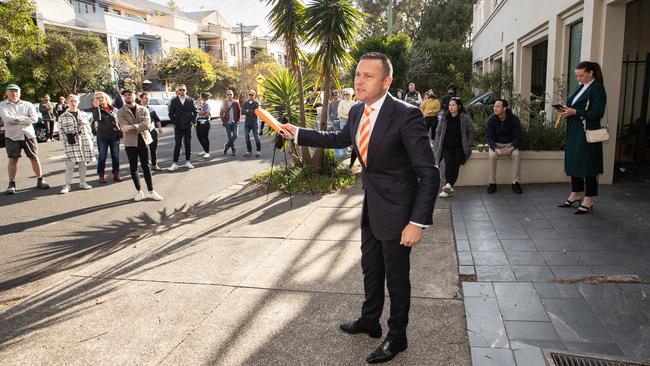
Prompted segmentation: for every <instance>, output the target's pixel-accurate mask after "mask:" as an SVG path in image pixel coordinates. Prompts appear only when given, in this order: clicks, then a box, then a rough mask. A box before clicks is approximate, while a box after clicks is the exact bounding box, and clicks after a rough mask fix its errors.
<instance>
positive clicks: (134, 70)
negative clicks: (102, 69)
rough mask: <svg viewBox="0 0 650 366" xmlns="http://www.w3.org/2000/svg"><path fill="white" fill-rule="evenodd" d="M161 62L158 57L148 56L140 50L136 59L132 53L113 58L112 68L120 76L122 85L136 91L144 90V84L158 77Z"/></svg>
mask: <svg viewBox="0 0 650 366" xmlns="http://www.w3.org/2000/svg"><path fill="white" fill-rule="evenodd" d="M159 62H160V61H159V58H158V57H156V56H148V55H146V54H145V53H144V51H143V50H140V51H138V52H137V53H136V55H135V58H134V57H133V56H131V53H122V54H119V55H115V56H113V57H112V60H111V67H112V68H113V70H114V71H115V73H116V74H117V75H118V78H119V80H118V81H119V83H120V84H123V85H125V86H128V87H129V88H133V89H135V90H143V82H144V81H145V80H147V79H149V78H152V77H155V76H156V73H157V69H158V63H159Z"/></svg>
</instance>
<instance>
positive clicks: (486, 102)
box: [465, 91, 496, 119]
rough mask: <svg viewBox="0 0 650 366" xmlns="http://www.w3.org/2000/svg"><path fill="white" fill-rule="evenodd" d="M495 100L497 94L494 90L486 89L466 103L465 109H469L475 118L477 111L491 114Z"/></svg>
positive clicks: (471, 115)
mask: <svg viewBox="0 0 650 366" xmlns="http://www.w3.org/2000/svg"><path fill="white" fill-rule="evenodd" d="M495 100H496V96H495V95H494V92H491V91H486V92H483V93H480V94H479V95H478V96H477V97H476V98H474V99H472V100H470V101H469V103H467V104H465V109H467V112H468V113H469V115H470V117H471V118H472V119H473V118H474V114H476V113H477V112H478V113H482V114H487V115H491V114H492V108H493V107H494V101H495Z"/></svg>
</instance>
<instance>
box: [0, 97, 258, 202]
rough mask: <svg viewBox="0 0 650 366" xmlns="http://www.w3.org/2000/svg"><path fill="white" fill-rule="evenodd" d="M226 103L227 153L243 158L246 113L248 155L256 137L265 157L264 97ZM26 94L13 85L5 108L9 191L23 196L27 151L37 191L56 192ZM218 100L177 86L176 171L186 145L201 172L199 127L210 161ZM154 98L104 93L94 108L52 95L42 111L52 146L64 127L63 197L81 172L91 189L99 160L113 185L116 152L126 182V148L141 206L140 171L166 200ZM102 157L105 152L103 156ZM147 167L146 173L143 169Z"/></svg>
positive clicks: (172, 110)
mask: <svg viewBox="0 0 650 366" xmlns="http://www.w3.org/2000/svg"><path fill="white" fill-rule="evenodd" d="M225 96H226V99H225V100H224V102H223V103H222V106H221V110H220V111H219V112H218V113H219V116H220V118H221V122H222V124H223V126H224V128H225V130H226V135H227V139H228V140H227V141H226V143H225V144H224V151H223V153H224V155H225V154H227V153H228V151H229V150H230V151H231V153H232V155H233V156H235V154H236V150H235V141H236V139H237V130H238V125H239V123H240V119H241V115H242V114H243V115H244V116H245V117H244V118H245V120H244V131H245V132H244V133H245V137H246V146H247V150H248V151H247V152H246V153H245V154H244V156H246V157H250V156H252V154H253V151H252V144H251V141H250V136H251V135H252V136H253V138H254V140H255V148H256V150H255V156H256V157H259V156H261V150H262V145H261V141H260V137H259V135H260V134H261V133H262V131H261V129H260V128H258V121H257V115H256V113H255V110H256V109H258V108H259V107H260V104H259V103H258V102H257V100H256V98H255V97H256V93H255V91H252V90H251V91H250V92H249V97H248V100H247V101H246V102H244V103H243V107H242V106H240V103H239V101H238V100H237V99H235V98H234V93H233V91H232V90H228V91H227V92H226V93H225ZM20 97H21V89H20V87H19V86H18V85H16V84H9V85H7V86H6V88H5V101H3V102H2V103H0V120H1V121H2V122H3V124H4V128H5V141H4V142H5V145H6V151H7V155H8V158H9V168H8V170H9V186H8V188H7V191H6V193H7V194H9V195H11V194H14V193H16V173H17V166H18V159H19V158H20V157H22V152H24V153H25V155H26V156H27V157H28V158H29V159H30V161H31V163H32V169H33V170H34V174H35V175H36V177H37V184H36V187H37V188H39V189H48V188H49V187H50V186H49V185H48V184H47V183H46V182H45V180H44V178H43V174H42V167H41V162H40V160H39V157H38V143H37V140H36V135H35V130H34V127H33V124H34V123H36V122H37V121H38V116H37V113H36V107H35V106H34V105H33V104H32V103H30V102H27V101H24V100H22V99H21V98H20ZM210 98H211V95H210V94H209V93H206V92H203V93H201V94H200V98H199V99H198V100H197V101H195V100H194V99H193V98H191V97H190V96H188V95H187V87H186V86H185V85H184V84H180V85H178V87H177V88H176V96H175V97H174V98H172V99H171V100H170V102H169V105H168V112H169V118H170V121H171V123H173V125H174V150H173V161H172V163H171V165H170V166H169V167H168V168H167V170H168V171H171V172H173V171H176V170H177V169H179V158H180V152H181V148H183V149H184V157H185V164H184V165H183V166H184V167H186V168H188V169H193V168H194V165H193V164H192V162H191V155H192V146H191V144H192V130H193V129H194V130H196V135H197V139H198V141H199V144H200V145H201V148H202V149H203V152H201V153H199V156H201V157H202V158H204V159H208V158H210V137H209V132H210V123H211V120H212V117H213V115H214V113H213V111H211V107H210V103H209V100H210ZM150 99H151V96H150V93H148V92H137V93H136V92H135V91H133V90H131V89H122V90H121V91H120V93H119V94H117V95H116V96H115V98H114V99H113V98H111V97H110V96H109V95H108V94H106V93H105V92H103V91H97V92H95V93H94V94H93V99H92V108H91V109H90V110H86V111H84V110H81V109H79V96H78V95H75V94H70V95H69V96H68V97H67V98H66V97H60V98H59V101H58V103H57V104H54V103H52V102H51V101H50V96H49V95H47V94H46V95H44V97H43V101H42V103H40V104H39V106H38V110H39V112H40V113H41V116H42V119H43V122H44V124H45V125H46V127H47V134H48V136H47V137H48V141H52V140H53V138H54V136H53V133H54V131H55V128H54V126H55V123H58V125H59V140H61V141H62V144H63V149H64V156H65V183H64V186H63V188H62V189H61V191H60V193H61V194H67V193H69V192H70V191H71V190H72V179H73V174H74V170H75V167H77V170H78V174H79V188H81V189H86V190H87V189H91V188H92V186H91V185H90V184H88V182H87V180H86V175H87V167H88V166H89V165H90V164H91V163H93V162H95V161H96V162H97V164H96V166H97V176H98V181H99V183H101V184H106V183H108V181H109V177H108V175H107V174H106V169H107V159H108V153H109V152H110V157H111V160H110V170H109V172H110V174H112V180H113V181H114V182H121V181H122V180H123V178H122V177H121V176H120V143H122V145H123V146H124V151H125V153H126V155H127V158H128V162H129V171H130V174H131V179H132V181H133V184H134V186H135V190H136V193H135V196H134V198H133V199H134V200H135V201H140V200H142V199H144V197H145V193H144V191H143V190H142V187H141V184H140V174H139V169H140V170H141V171H142V174H143V176H144V180H145V183H146V186H147V187H146V188H147V191H148V192H149V197H150V198H151V199H153V200H156V201H160V200H162V196H161V195H160V194H159V193H157V192H156V191H155V190H154V188H153V176H152V171H160V170H162V169H161V168H160V166H159V165H158V151H157V149H158V138H159V136H160V135H161V134H162V132H163V130H162V124H161V120H160V118H159V116H158V114H157V113H156V111H155V110H154V109H153V108H152V107H151V106H150V105H149V102H150ZM95 152H97V153H95ZM138 164H139V168H138Z"/></svg>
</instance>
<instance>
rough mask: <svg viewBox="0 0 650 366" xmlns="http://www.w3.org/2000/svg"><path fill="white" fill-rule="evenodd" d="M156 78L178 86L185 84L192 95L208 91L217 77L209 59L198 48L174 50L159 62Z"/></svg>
mask: <svg viewBox="0 0 650 366" xmlns="http://www.w3.org/2000/svg"><path fill="white" fill-rule="evenodd" d="M158 78H159V79H161V80H167V81H168V82H170V83H172V84H174V85H178V84H185V85H186V86H187V88H188V91H189V92H190V93H191V94H192V95H194V94H197V93H199V92H202V91H205V90H210V89H211V88H212V86H213V85H214V83H215V81H216V79H217V75H216V74H215V72H214V67H213V66H212V63H211V62H210V57H209V56H208V54H207V53H205V52H204V51H202V50H200V49H198V48H184V49H175V50H173V51H172V53H171V55H169V56H168V57H167V58H165V59H164V60H162V61H161V64H160V68H159V70H158Z"/></svg>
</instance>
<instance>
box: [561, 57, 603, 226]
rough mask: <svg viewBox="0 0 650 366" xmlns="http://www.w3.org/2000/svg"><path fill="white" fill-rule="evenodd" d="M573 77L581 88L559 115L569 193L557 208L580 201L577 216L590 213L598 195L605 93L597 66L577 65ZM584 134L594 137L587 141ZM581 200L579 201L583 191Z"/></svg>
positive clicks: (601, 169)
mask: <svg viewBox="0 0 650 366" xmlns="http://www.w3.org/2000/svg"><path fill="white" fill-rule="evenodd" d="M575 74H576V78H577V79H578V82H579V83H580V85H578V87H577V88H576V90H575V91H573V92H572V93H571V94H569V96H568V97H567V102H566V105H565V106H563V108H562V109H560V111H559V114H560V115H561V116H563V117H566V119H567V120H566V121H567V123H566V129H567V133H566V146H565V149H564V170H565V172H566V174H567V175H568V176H570V177H571V194H570V195H569V197H568V198H567V200H566V201H565V202H564V203H563V204H561V205H559V206H558V207H565V208H566V207H571V206H573V204H574V203H576V202H579V207H578V209H577V210H576V211H575V212H574V214H576V215H584V214H587V213H589V212H590V211H593V206H594V201H593V198H594V197H595V196H597V195H598V175H599V174H603V143H602V140H603V139H604V138H605V136H604V134H602V133H601V131H602V130H601V129H602V127H601V125H600V120H601V119H602V118H603V116H604V115H605V108H606V106H607V93H606V92H605V87H604V85H603V74H602V71H601V69H600V65H598V64H597V63H595V62H589V61H583V62H581V63H579V64H578V66H576V69H575ZM587 131H591V132H592V133H594V134H596V136H597V138H595V139H594V140H592V141H596V142H588V141H587V133H588V132H587ZM583 191H584V192H585V196H584V199H583V200H582V202H580V199H581V194H582V192H583Z"/></svg>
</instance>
